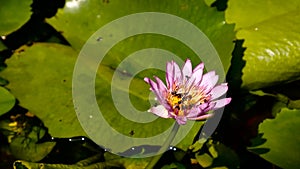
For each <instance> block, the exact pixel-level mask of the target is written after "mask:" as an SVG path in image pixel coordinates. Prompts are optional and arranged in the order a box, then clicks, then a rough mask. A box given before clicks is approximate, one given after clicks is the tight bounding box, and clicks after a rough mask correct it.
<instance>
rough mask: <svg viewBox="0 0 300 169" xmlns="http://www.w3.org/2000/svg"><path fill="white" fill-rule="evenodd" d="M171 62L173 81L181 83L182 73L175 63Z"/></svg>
mask: <svg viewBox="0 0 300 169" xmlns="http://www.w3.org/2000/svg"><path fill="white" fill-rule="evenodd" d="M172 62H173V67H174V76H173V77H174V81H175V82H177V83H182V81H183V78H182V72H181V70H180V68H179V66H178V65H177V63H175V62H174V61H172Z"/></svg>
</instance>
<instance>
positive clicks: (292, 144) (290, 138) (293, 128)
mask: <svg viewBox="0 0 300 169" xmlns="http://www.w3.org/2000/svg"><path fill="white" fill-rule="evenodd" d="M299 113H300V110H299V109H294V110H290V109H287V108H283V109H282V111H281V112H280V113H279V114H277V116H276V118H275V119H267V120H265V121H264V122H263V123H262V124H260V126H259V132H260V133H262V134H263V136H262V137H263V139H266V141H265V142H264V143H263V144H261V145H259V146H257V147H255V148H250V150H251V151H253V152H256V153H259V154H260V156H261V157H263V158H265V159H266V160H268V161H270V162H272V163H274V164H276V165H278V166H280V167H282V168H298V167H299V165H300V161H299V157H300V145H299V142H300V137H299V133H298V130H299V128H300V116H299ZM262 150H263V151H262Z"/></svg>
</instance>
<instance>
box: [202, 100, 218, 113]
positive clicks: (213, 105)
mask: <svg viewBox="0 0 300 169" xmlns="http://www.w3.org/2000/svg"><path fill="white" fill-rule="evenodd" d="M216 104H217V103H216V102H209V104H208V106H206V107H203V108H202V111H203V112H208V111H210V110H215V109H214V107H215V106H216Z"/></svg>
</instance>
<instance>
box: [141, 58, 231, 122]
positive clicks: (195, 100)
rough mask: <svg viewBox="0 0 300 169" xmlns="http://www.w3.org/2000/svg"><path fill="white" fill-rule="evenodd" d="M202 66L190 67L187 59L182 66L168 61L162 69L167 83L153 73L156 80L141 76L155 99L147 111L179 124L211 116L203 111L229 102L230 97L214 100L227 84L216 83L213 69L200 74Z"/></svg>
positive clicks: (225, 89)
mask: <svg viewBox="0 0 300 169" xmlns="http://www.w3.org/2000/svg"><path fill="white" fill-rule="evenodd" d="M203 69H204V64H203V63H200V64H199V65H197V66H196V67H195V68H194V70H193V69H192V63H191V60H189V59H187V60H186V61H185V63H184V65H183V66H182V69H180V68H179V66H178V64H177V63H175V62H174V61H171V62H168V63H167V68H166V84H167V86H166V85H165V84H164V83H163V81H162V80H161V79H159V78H158V77H156V76H154V79H155V81H156V82H154V81H153V80H151V79H150V78H148V77H145V78H144V80H145V82H146V83H148V84H149V85H150V90H151V91H152V92H153V93H154V94H155V95H156V99H157V101H158V102H159V104H158V105H157V106H154V107H151V108H150V109H149V112H152V113H154V114H156V115H158V116H160V117H162V118H174V119H175V120H176V121H177V123H178V124H180V125H183V124H186V122H187V120H204V119H207V118H208V117H210V116H212V114H211V113H209V114H208V113H207V112H209V111H210V110H216V109H218V108H221V107H224V106H225V105H227V104H229V103H230V101H231V98H222V99H218V98H219V97H220V96H222V95H224V94H225V93H226V92H227V90H228V86H227V83H222V84H220V85H216V84H217V82H218V78H219V76H218V75H216V74H215V71H210V72H208V73H206V74H204V75H203Z"/></svg>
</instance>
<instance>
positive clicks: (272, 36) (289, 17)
mask: <svg viewBox="0 0 300 169" xmlns="http://www.w3.org/2000/svg"><path fill="white" fill-rule="evenodd" d="M299 6H300V1H293V0H288V1H284V2H282V1H280V0H276V1H272V2H268V1H259V0H255V1H253V0H246V1H238V0H230V1H229V2H228V9H227V10H226V21H227V22H228V23H235V24H236V27H235V30H236V31H237V35H236V36H237V38H238V39H245V41H244V44H243V46H244V47H246V48H247V49H246V51H245V53H244V60H246V66H245V67H244V69H243V77H242V80H243V84H242V87H244V88H247V89H258V88H262V87H267V86H272V85H276V84H279V83H282V82H289V81H294V80H297V79H300V69H299V66H298V65H299V64H300V59H299V58H300V57H299V55H300V32H299V29H300V12H299V10H298V8H299ZM253 9H255V10H253Z"/></svg>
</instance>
